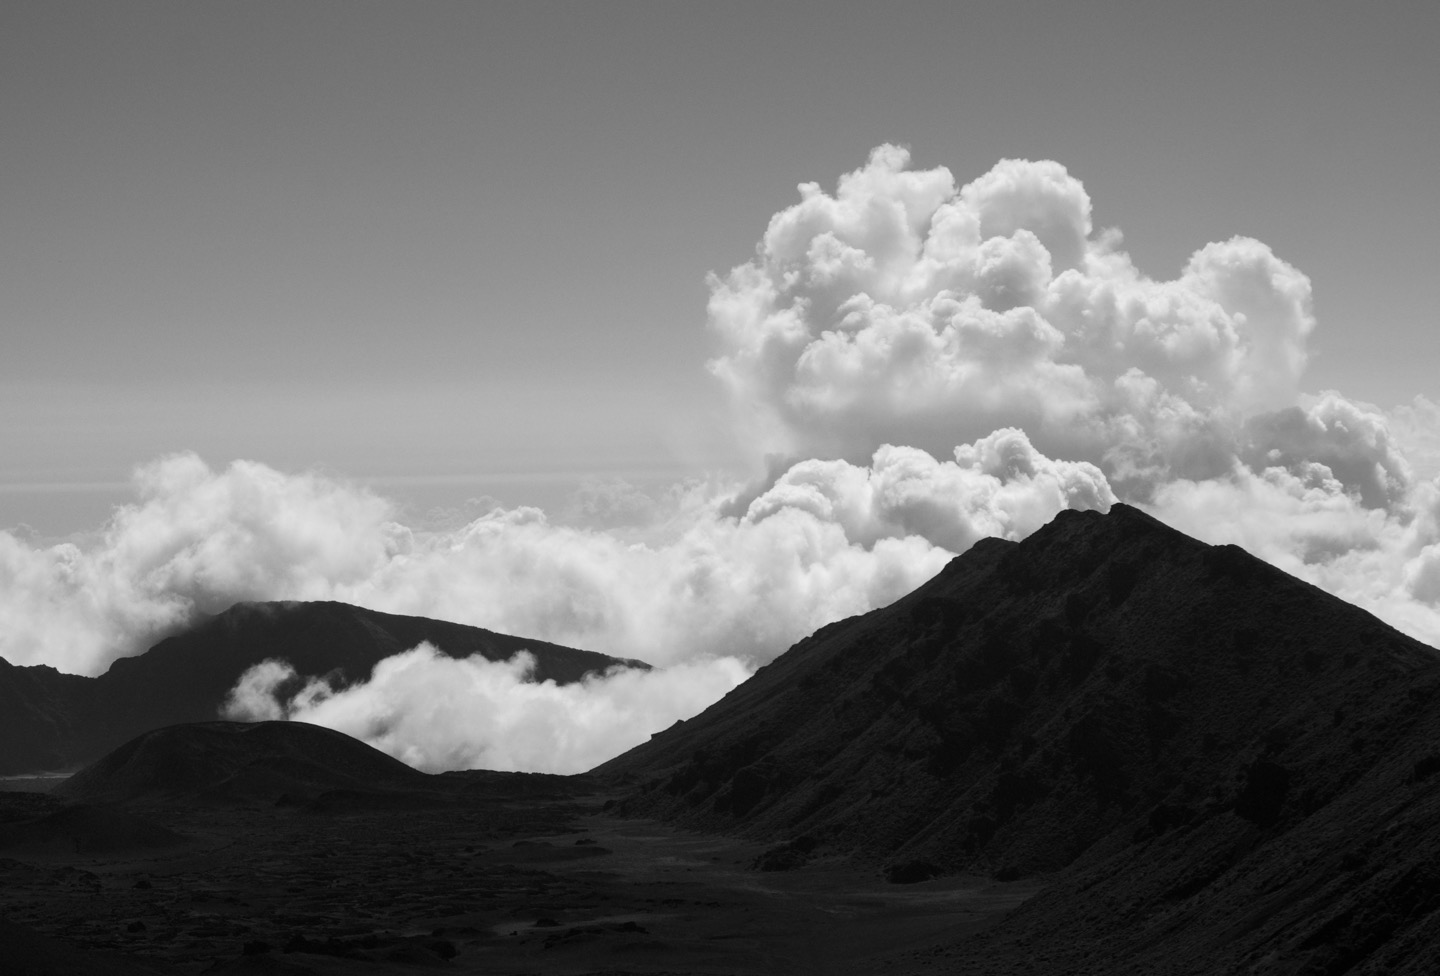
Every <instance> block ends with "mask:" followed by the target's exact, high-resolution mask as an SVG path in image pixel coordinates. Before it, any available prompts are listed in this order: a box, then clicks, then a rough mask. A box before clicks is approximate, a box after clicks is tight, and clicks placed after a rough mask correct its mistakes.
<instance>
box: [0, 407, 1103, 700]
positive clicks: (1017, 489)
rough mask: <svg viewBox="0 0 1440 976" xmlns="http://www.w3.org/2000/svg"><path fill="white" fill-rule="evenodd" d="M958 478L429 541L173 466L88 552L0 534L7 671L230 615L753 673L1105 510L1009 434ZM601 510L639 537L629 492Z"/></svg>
mask: <svg viewBox="0 0 1440 976" xmlns="http://www.w3.org/2000/svg"><path fill="white" fill-rule="evenodd" d="M952 457H953V458H954V460H946V461H939V460H937V459H935V458H934V457H932V456H931V455H929V454H927V453H926V452H924V451H920V450H918V449H915V448H897V447H890V446H881V447H880V448H879V449H878V450H877V451H875V453H874V455H873V457H872V458H871V459H870V460H869V463H861V464H854V463H850V462H845V461H829V462H802V463H800V464H797V465H795V466H794V467H793V468H792V469H790V470H788V471H786V472H784V473H782V476H781V477H780V478H779V480H778V481H777V482H776V483H775V484H774V485H773V486H770V487H769V488H768V489H767V490H765V491H764V492H762V493H761V494H759V495H758V497H756V498H754V500H753V501H752V502H751V504H750V505H749V509H748V510H747V511H745V512H743V513H740V515H739V516H738V517H734V516H728V515H726V514H724V511H725V506H724V504H723V503H724V501H725V500H726V499H728V498H729V497H730V496H731V495H733V486H730V485H718V484H696V485H692V486H689V487H688V488H684V489H677V490H674V491H671V492H669V493H667V494H666V495H665V496H664V497H663V498H660V499H652V500H651V503H650V504H651V507H650V508H647V509H646V511H647V513H648V515H647V518H648V521H647V522H646V523H645V524H643V525H631V526H629V527H627V528H625V529H624V530H623V531H622V530H618V529H615V528H606V529H602V528H592V527H586V526H583V525H564V524H557V523H554V522H552V521H551V520H550V519H549V518H548V517H547V516H546V514H545V513H544V512H542V511H540V510H538V509H534V508H523V507H522V508H514V509H504V508H494V509H491V510H489V511H487V512H486V513H485V514H483V515H481V516H480V517H478V518H474V519H472V520H471V521H469V522H467V523H465V524H464V525H462V526H460V527H459V528H455V529H444V530H433V531H421V530H418V529H410V528H407V527H405V526H402V525H400V524H399V523H398V522H397V521H395V511H394V509H393V507H392V506H390V505H389V504H388V503H386V502H385V501H384V500H383V499H381V498H379V497H377V496H375V495H373V494H372V493H370V492H368V491H366V490H365V489H362V488H359V487H357V486H354V485H349V484H346V483H343V482H339V481H334V480H330V479H326V478H323V477H320V476H317V475H313V474H306V475H286V474H283V473H281V472H278V471H275V470H273V469H271V468H268V467H266V466H264V465H261V464H256V463H252V462H237V463H235V464H232V465H230V466H229V467H227V468H224V469H221V470H213V469H211V468H209V467H208V466H207V465H206V464H205V463H204V462H202V461H201V460H200V459H199V458H196V457H194V456H193V455H180V456H176V457H171V458H167V459H164V460H162V461H160V462H157V463H155V464H152V465H149V466H147V467H145V468H143V469H141V471H140V472H139V474H138V475H137V483H136V487H137V491H138V493H139V495H140V499H139V501H137V502H136V503H135V504H132V505H128V506H125V507H123V508H121V509H120V510H119V511H118V512H117V513H116V515H115V517H114V518H113V519H112V521H111V522H110V524H109V525H108V526H107V527H106V529H105V530H104V532H103V533H101V535H100V537H99V540H98V542H97V543H96V544H94V545H93V546H91V547H89V548H81V547H79V546H75V545H69V544H67V545H62V546H56V547H51V548H36V547H34V546H31V545H29V544H27V543H25V542H23V541H21V540H20V539H18V538H16V537H14V536H11V535H8V534H5V533H0V623H3V624H4V625H5V626H4V630H3V632H0V654H3V655H4V656H5V657H6V658H7V659H8V660H10V661H12V662H14V663H19V664H33V663H49V664H52V665H55V666H57V667H61V668H62V669H64V670H69V671H76V672H79V673H86V674H94V673H99V672H101V671H103V670H104V669H105V668H106V667H108V665H109V663H110V662H111V661H112V660H114V659H115V658H116V657H118V656H121V655H125V654H133V653H137V652H139V651H142V650H144V649H145V647H147V646H148V645H149V643H150V642H153V640H154V639H156V637H158V636H159V635H160V634H163V633H164V632H166V631H167V630H169V629H173V628H174V627H176V626H179V625H181V624H183V623H185V622H186V621H188V620H190V619H192V618H193V616H194V615H196V614H199V613H206V612H216V611H218V610H221V609H224V608H225V607H227V606H229V605H230V604H231V603H234V602H236V601H239V600H274V599H301V600H304V599H333V600H342V601H346V602H350V603H357V604H360V605H363V606H368V607H371V608H374V609H378V610H385V611H390V612H395V613H409V614H417V615H421V616H430V617H438V618H442V619H447V620H455V621H459V622H461V623H469V624H475V625H478V626H483V627H488V628H490V629H492V630H498V631H501V632H503V633H511V634H518V635H521V636H526V637H534V638H537V639H543V640H550V641H555V642H558V643H563V644H569V645H572V646H579V647H584V648H588V649H593V650H599V651H603V652H607V653H612V654H615V655H617V656H622V657H638V658H641V659H643V660H646V661H649V662H650V663H652V664H657V665H661V666H670V665H674V664H678V663H680V662H684V661H689V660H695V659H703V658H717V657H727V656H733V657H739V658H743V659H745V660H747V661H753V662H764V661H766V660H769V659H770V658H772V657H774V656H775V655H776V654H778V653H780V652H781V651H783V650H784V649H785V648H786V647H788V646H789V645H790V644H791V643H793V642H794V641H796V640H799V639H800V638H801V637H804V636H805V635H806V634H808V633H810V632H811V631H813V630H814V629H816V628H817V627H820V626H822V625H823V624H825V623H828V622H830V621H832V620H835V619H838V618H841V617H846V616H850V615H852V614H856V613H862V612H864V611H866V610H869V609H872V608H874V607H877V606H882V605H884V604H886V603H889V602H892V601H893V600H895V599H898V598H899V597H900V596H903V595H904V594H905V593H907V592H909V591H910V590H911V589H913V588H915V587H916V586H918V585H919V584H920V583H922V582H924V581H925V580H926V579H928V578H929V577H930V576H932V575H934V573H936V572H938V571H939V569H940V567H941V566H943V565H944V563H945V562H946V560H948V559H949V558H950V557H951V556H952V555H953V554H954V553H956V552H958V551H960V550H961V549H963V548H966V547H968V546H969V545H970V544H971V543H972V542H974V540H975V539H977V538H980V537H981V536H984V535H1004V536H1007V537H1010V538H1020V537H1022V536H1023V535H1025V534H1028V533H1029V532H1031V531H1033V530H1034V529H1035V528H1037V527H1039V526H1040V525H1042V524H1043V523H1044V522H1045V521H1047V520H1048V519H1049V518H1050V517H1052V516H1053V515H1054V514H1055V513H1056V512H1057V511H1059V510H1060V509H1061V508H1065V507H1078V508H1104V507H1106V506H1108V505H1109V503H1110V502H1111V501H1112V500H1113V496H1112V495H1111V493H1110V491H1109V488H1108V486H1107V484H1106V482H1105V479H1104V476H1103V475H1102V474H1101V473H1100V471H1099V470H1098V469H1097V468H1095V467H1094V466H1093V465H1090V464H1088V463H1085V462H1064V461H1053V460H1051V459H1049V458H1047V457H1045V456H1044V455H1043V454H1041V453H1040V452H1039V451H1038V450H1036V449H1035V448H1034V446H1033V445H1031V444H1030V442H1029V440H1028V438H1027V437H1026V436H1025V435H1024V434H1023V433H1022V432H1020V431H1017V430H1004V431H997V432H995V433H994V434H992V435H989V436H987V437H985V438H982V439H980V440H978V441H976V442H975V443H973V444H968V445H962V446H961V447H959V448H957V449H955V450H954V451H952ZM593 494H594V493H593V492H591V493H590V494H589V495H587V496H586V497H593ZM614 495H619V496H621V499H622V508H623V509H624V511H625V512H626V518H627V519H633V517H634V513H635V512H636V511H637V510H638V509H637V506H636V505H635V504H633V503H632V500H631V499H632V497H633V491H632V490H630V489H618V490H617V491H615V492H609V493H608V495H607V497H611V496H614Z"/></svg>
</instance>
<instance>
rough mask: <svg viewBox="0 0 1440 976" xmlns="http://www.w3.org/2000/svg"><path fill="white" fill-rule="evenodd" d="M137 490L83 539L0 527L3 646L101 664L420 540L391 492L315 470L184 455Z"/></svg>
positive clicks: (314, 587) (357, 571) (296, 594)
mask: <svg viewBox="0 0 1440 976" xmlns="http://www.w3.org/2000/svg"><path fill="white" fill-rule="evenodd" d="M134 488H135V492H136V495H137V497H138V500H137V501H136V502H135V503H134V504H130V505H125V506H123V507H121V508H120V509H118V510H117V511H116V513H115V515H114V516H113V517H112V518H111V520H110V521H109V523H108V524H107V525H106V526H105V527H104V529H103V530H102V531H101V532H100V533H99V535H98V538H97V539H96V540H95V541H93V542H92V543H91V544H88V545H86V546H81V545H78V544H75V543H63V544H60V545H56V546H49V547H35V546H33V545H30V544H27V543H26V542H25V541H22V539H20V538H19V537H18V536H16V535H14V534H11V533H8V532H3V531H0V656H4V657H5V658H6V659H7V660H9V661H10V662H12V663H15V664H50V665H52V666H54V667H57V668H60V669H61V670H64V671H71V672H76V673H80V674H94V673H98V672H101V671H104V670H105V668H106V667H107V666H108V665H109V663H110V661H112V660H113V659H114V658H116V657H119V656H122V655H127V654H133V653H136V652H138V651H142V650H144V649H145V647H144V646H142V645H144V644H145V642H147V641H150V640H153V639H155V638H156V637H158V636H160V635H162V634H164V633H165V632H167V631H169V630H172V629H174V628H176V627H179V626H182V625H184V624H186V623H188V622H189V621H190V620H192V619H193V618H194V617H195V616H196V615H197V614H200V613H215V612H218V611H220V610H223V609H225V608H226V607H228V606H230V605H231V604H232V603H235V602H237V601H239V600H261V599H270V598H275V597H277V596H280V595H282V594H283V595H284V597H285V598H287V599H315V598H320V597H323V596H325V595H327V594H329V593H331V592H332V591H333V589H334V587H336V586H343V585H346V584H348V583H355V582H358V581H361V580H363V579H366V578H368V577H369V576H371V575H372V574H373V573H375V572H376V571H377V570H378V569H379V568H380V567H381V566H383V565H384V564H385V563H386V562H387V561H388V560H390V559H392V558H393V557H394V556H395V555H396V554H397V553H398V552H400V551H402V550H403V549H405V548H407V547H408V546H409V534H408V531H407V530H405V529H404V528H402V527H401V526H400V525H398V524H397V523H396V522H394V521H393V509H392V506H391V504H390V503H389V502H387V501H385V500H384V499H382V498H380V497H378V496H376V495H374V494H371V493H369V492H367V491H365V490H363V489H360V488H358V487H356V486H353V485H349V484H345V483H343V482H340V481H336V480H333V479H327V478H322V477H319V476H316V475H308V474H301V475H290V474H282V473H281V472H278V471H276V470H274V469H272V468H269V467H267V466H265V465H263V464H256V463H253V462H248V461H237V462H235V463H234V464H232V465H230V466H229V467H228V468H226V469H224V470H222V471H218V472H217V471H213V470H212V469H211V468H210V467H208V466H207V465H206V464H205V463H204V462H203V461H201V460H200V459H199V458H198V457H196V456H194V455H192V454H184V455H176V456H173V457H167V458H163V459H161V460H158V461H155V462H153V463H150V464H146V465H144V466H142V467H140V468H139V469H138V470H137V471H136V472H135V476H134Z"/></svg>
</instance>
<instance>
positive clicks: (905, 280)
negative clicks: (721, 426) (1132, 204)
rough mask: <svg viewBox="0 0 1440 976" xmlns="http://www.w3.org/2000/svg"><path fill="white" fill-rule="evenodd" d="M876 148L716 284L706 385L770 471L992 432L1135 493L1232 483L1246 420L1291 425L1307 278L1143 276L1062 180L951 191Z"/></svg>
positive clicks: (1029, 173) (1257, 260) (1264, 250)
mask: <svg viewBox="0 0 1440 976" xmlns="http://www.w3.org/2000/svg"><path fill="white" fill-rule="evenodd" d="M908 162H909V154H908V153H907V152H906V151H905V150H903V149H900V148H897V147H894V146H882V147H880V148H879V149H876V150H875V152H874V153H873V154H872V155H871V157H870V160H869V163H868V164H867V165H866V166H865V167H864V168H862V169H860V170H857V171H855V172H853V173H850V174H848V175H847V176H845V177H843V178H842V179H841V180H840V184H839V187H838V189H837V192H836V193H835V195H834V196H831V195H828V194H826V193H824V192H822V191H821V189H820V188H819V187H818V186H817V185H815V184H813V183H810V184H804V185H802V186H801V187H800V192H801V201H800V202H799V203H798V204H796V205H794V206H793V207H790V208H788V209H786V210H784V211H782V212H781V213H779V214H777V215H776V216H775V217H774V218H773V219H772V220H771V221H770V226H769V229H768V230H767V231H766V233H765V236H764V238H763V240H762V241H761V242H760V245H759V247H758V249H757V252H758V253H757V256H756V258H755V259H754V260H752V261H750V262H749V263H747V264H743V265H741V266H739V267H737V268H735V269H734V270H732V271H731V272H730V273H729V274H728V275H726V276H725V277H723V278H720V277H715V278H713V279H712V281H711V299H710V316H709V321H710V327H711V330H712V331H713V332H714V333H715V335H716V336H717V337H718V338H719V341H720V345H721V350H720V353H719V355H718V356H717V357H716V358H715V359H714V360H713V361H712V363H711V368H712V370H713V372H714V373H715V375H716V376H718V377H719V378H720V379H721V380H722V381H723V382H724V383H725V384H726V386H727V387H728V388H729V389H730V390H731V391H732V393H733V394H734V400H735V402H736V403H737V404H738V405H739V406H740V407H741V409H742V411H743V412H744V414H745V420H746V421H747V422H748V423H749V424H750V425H751V426H752V428H753V429H754V431H755V433H756V435H757V436H759V437H761V438H762V439H763V440H764V441H765V442H766V443H767V444H768V446H769V447H770V449H771V450H773V451H777V452H783V453H786V454H790V455H799V456H809V455H820V456H853V455H854V454H856V452H859V453H862V454H863V453H868V452H869V451H870V450H873V449H874V447H875V445H877V444H880V443H896V444H915V445H918V446H921V447H925V448H928V449H930V450H932V451H944V450H949V448H950V447H953V445H955V444H956V443H961V442H964V441H968V440H973V439H974V438H977V437H981V436H984V435H985V434H987V433H989V432H990V431H993V430H995V429H997V428H999V427H1006V426H1014V427H1019V428H1021V429H1023V430H1025V431H1026V432H1027V434H1029V436H1030V437H1031V439H1032V440H1033V441H1034V442H1035V444H1036V445H1037V446H1038V447H1039V448H1040V449H1041V450H1042V451H1044V452H1046V453H1047V454H1050V455H1052V456H1062V457H1068V458H1081V459H1087V460H1090V461H1093V462H1096V463H1104V464H1105V467H1106V471H1107V474H1109V475H1110V476H1111V477H1112V478H1118V479H1120V481H1121V483H1123V484H1127V485H1131V486H1132V488H1139V487H1141V486H1151V487H1153V486H1154V485H1155V484H1159V483H1162V482H1164V481H1167V480H1170V479H1172V478H1175V477H1207V476H1211V475H1214V474H1216V473H1220V472H1223V471H1224V470H1226V469H1227V467H1228V463H1229V460H1230V459H1231V458H1232V457H1233V456H1234V455H1235V451H1236V448H1237V444H1236V441H1237V438H1238V436H1239V435H1240V422H1241V420H1242V419H1243V418H1244V417H1246V416H1248V415H1250V414H1253V413H1255V412H1258V411H1261V410H1266V409H1275V408H1280V407H1285V406H1290V405H1291V404H1293V402H1294V398H1295V394H1296V390H1297V388H1298V382H1299V378H1300V375H1301V372H1302V371H1303V369H1304V366H1305V360H1306V352H1305V340H1306V337H1307V336H1308V335H1309V334H1310V332H1311V330H1312V329H1313V327H1314V320H1313V318H1312V316H1311V312H1310V283H1309V281H1308V279H1307V278H1306V277H1305V276H1304V275H1303V274H1301V273H1300V272H1298V271H1297V270H1295V269H1294V268H1293V267H1291V266H1290V265H1288V264H1286V263H1285V262H1284V261H1282V260H1280V259H1279V258H1277V257H1276V256H1275V255H1274V254H1273V253H1271V251H1270V249H1269V248H1268V247H1266V246H1265V245H1264V244H1261V243H1260V242H1259V241H1255V240H1250V239H1247V238H1235V239H1233V240H1230V241H1227V242H1224V243H1219V244H1211V245H1209V246H1207V247H1205V248H1202V249H1201V250H1200V251H1198V252H1197V253H1196V254H1195V255H1194V257H1192V258H1191V260H1190V262H1189V264H1188V265H1187V266H1186V268H1185V270H1184V272H1183V273H1182V274H1181V275H1180V276H1179V277H1178V278H1176V279H1175V280H1173V281H1156V280H1153V279H1151V278H1148V277H1146V276H1144V275H1142V274H1141V273H1140V272H1139V271H1138V270H1136V268H1135V267H1134V265H1133V264H1132V263H1131V261H1130V259H1129V257H1128V256H1127V255H1126V254H1125V253H1124V252H1123V251H1121V250H1120V249H1119V246H1118V235H1117V234H1115V233H1113V232H1109V233H1100V234H1098V235H1097V234H1095V233H1094V232H1093V227H1092V224H1091V206H1090V198H1089V196H1088V195H1087V194H1086V192H1085V189H1084V187H1083V186H1082V185H1081V183H1080V182H1079V181H1078V180H1076V179H1075V178H1073V177H1072V176H1070V175H1069V174H1068V173H1067V172H1066V171H1065V169H1064V167H1062V166H1060V165H1059V164H1058V163H1054V162H1028V161H1024V160H1005V161H1003V162H1001V163H1000V164H998V165H997V166H996V167H995V168H994V169H993V170H991V171H990V172H989V173H987V174H985V175H984V176H982V177H980V178H979V179H977V180H975V181H974V182H972V183H969V184H967V185H966V186H964V187H961V188H959V189H958V190H957V189H956V186H955V182H954V179H953V178H952V177H951V175H950V172H949V171H948V170H946V169H944V168H943V167H942V168H938V169H933V170H926V171H920V172H916V171H911V170H908V169H906V166H907V164H908Z"/></svg>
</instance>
